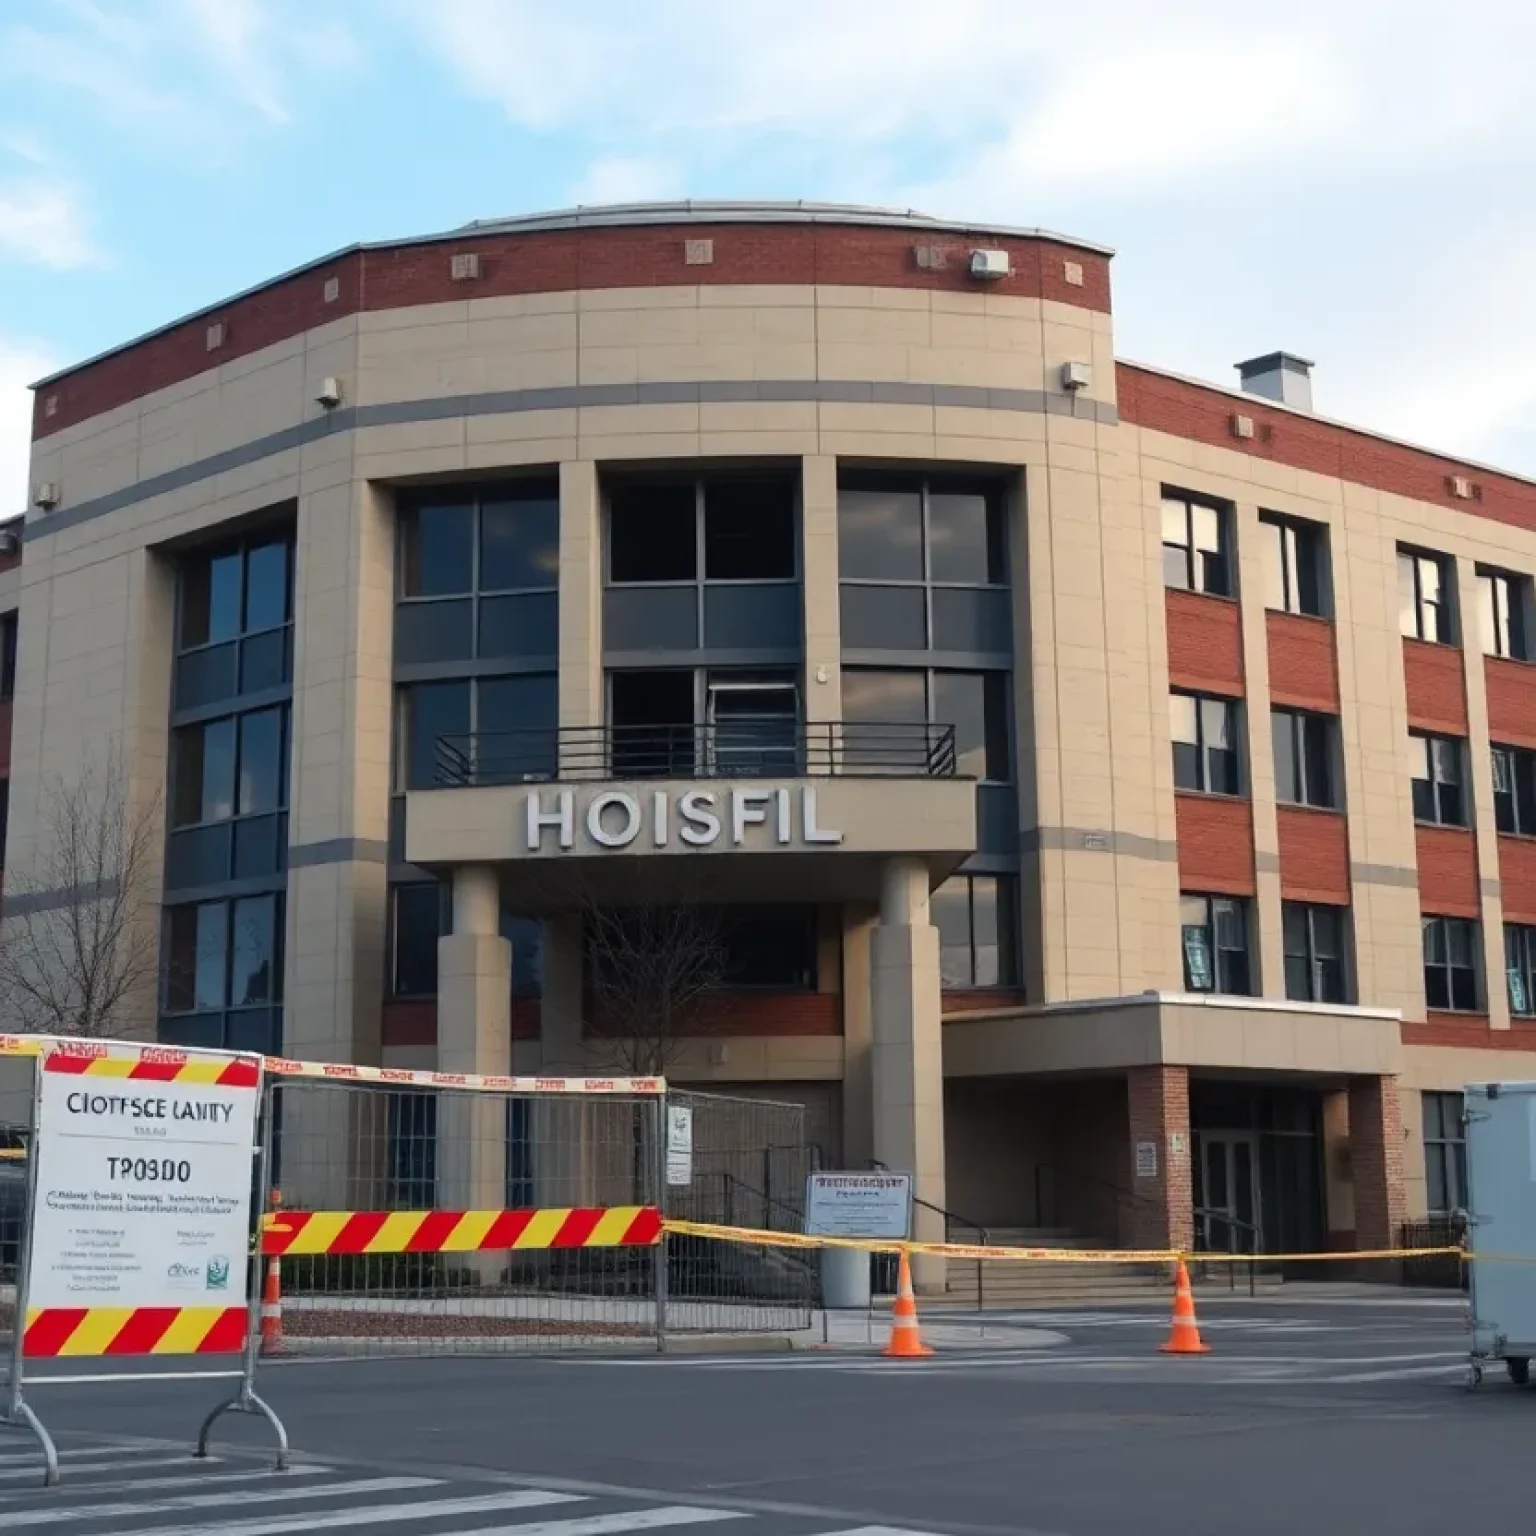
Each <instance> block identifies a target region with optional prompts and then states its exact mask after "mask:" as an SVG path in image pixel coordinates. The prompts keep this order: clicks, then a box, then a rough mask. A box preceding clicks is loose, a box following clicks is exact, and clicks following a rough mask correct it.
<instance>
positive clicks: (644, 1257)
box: [273, 1079, 662, 1354]
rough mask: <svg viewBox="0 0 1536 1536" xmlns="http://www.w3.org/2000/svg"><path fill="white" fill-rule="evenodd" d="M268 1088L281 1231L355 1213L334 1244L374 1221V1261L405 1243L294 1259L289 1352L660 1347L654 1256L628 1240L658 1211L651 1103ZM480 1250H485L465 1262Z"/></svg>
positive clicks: (655, 1099)
mask: <svg viewBox="0 0 1536 1536" xmlns="http://www.w3.org/2000/svg"><path fill="white" fill-rule="evenodd" d="M273 1091H274V1097H275V1103H274V1114H275V1117H276V1121H277V1124H278V1127H279V1133H278V1138H277V1146H278V1159H277V1165H276V1169H275V1182H276V1184H277V1198H278V1204H279V1206H280V1212H279V1216H278V1220H279V1222H282V1221H283V1217H282V1214H281V1212H282V1211H288V1212H304V1213H309V1212H317V1213H331V1212H335V1213H343V1212H347V1213H362V1214H361V1215H356V1216H354V1225H353V1226H352V1227H351V1228H350V1229H349V1230H348V1231H346V1232H345V1233H344V1234H340V1235H338V1236H336V1238H335V1241H338V1242H341V1243H344V1244H346V1245H349V1246H355V1245H356V1242H357V1241H359V1240H361V1239H362V1238H363V1237H366V1236H367V1233H368V1230H369V1226H370V1225H374V1226H376V1227H377V1230H376V1231H375V1232H374V1234H373V1236H372V1237H370V1238H368V1239H367V1242H366V1244H365V1246H366V1247H368V1248H371V1249H374V1250H378V1249H380V1248H383V1247H390V1248H397V1249H398V1248H399V1247H400V1246H401V1245H402V1244H403V1246H404V1251H364V1252H331V1253H324V1254H306V1253H303V1252H290V1253H288V1254H285V1255H284V1256H283V1257H282V1259H281V1282H282V1333H283V1338H282V1346H281V1347H282V1350H283V1352H284V1353H330V1354H378V1353H450V1354H452V1353H484V1352H487V1351H508V1350H532V1351H539V1352H545V1351H549V1350H556V1349H564V1348H582V1347H591V1346H593V1345H615V1344H625V1343H628V1344H635V1343H639V1342H647V1341H648V1342H650V1343H652V1344H653V1345H654V1341H655V1340H656V1337H657V1328H658V1312H657V1306H656V1286H657V1281H658V1258H657V1255H658V1253H659V1250H658V1249H657V1248H655V1247H654V1246H653V1245H651V1244H650V1243H649V1242H648V1241H641V1240H639V1239H638V1238H637V1239H636V1240H635V1241H633V1242H631V1243H626V1242H624V1241H623V1238H624V1236H625V1233H626V1229H629V1228H634V1230H636V1231H638V1230H639V1228H638V1227H635V1226H634V1220H633V1218H626V1216H625V1213H626V1212H632V1211H634V1210H635V1209H636V1208H640V1209H643V1208H647V1207H649V1208H653V1209H654V1208H655V1207H656V1206H657V1205H658V1204H659V1200H658V1188H659V1180H660V1157H661V1139H660V1137H661V1131H660V1126H661V1119H662V1101H661V1098H660V1096H659V1095H656V1094H650V1095H630V1094H623V1093H613V1094H608V1093H603V1094H583V1093H554V1092H551V1093H544V1094H541V1093H521V1092H499V1091H492V1090H486V1089H477V1090H475V1091H465V1090H455V1089H452V1088H447V1087H437V1086H427V1087H421V1086H414V1085H413V1086H411V1087H409V1088H397V1087H392V1086H389V1085H387V1084H383V1083H377V1082H354V1081H340V1082H338V1081H330V1080H309V1079H305V1080H299V1081H285V1082H281V1083H279V1084H277V1085H276V1086H275V1087H274V1090H273ZM464 1212H469V1213H472V1214H471V1215H470V1216H468V1217H463V1218H462V1224H460V1222H459V1220H458V1218H459V1213H464ZM496 1213H506V1214H503V1215H501V1216H500V1218H499V1220H494V1219H493V1218H494V1217H495V1216H496ZM413 1216H414V1217H416V1218H418V1219H416V1220H415V1221H414V1222H413V1221H412V1217H413ZM375 1217H378V1218H379V1219H378V1220H377V1221H375ZM386 1218H387V1219H386ZM291 1219H292V1220H295V1221H296V1220H297V1219H298V1218H296V1217H295V1218H291ZM315 1220H320V1219H319V1218H316V1219H315ZM359 1223H361V1225H359ZM652 1225H653V1226H654V1223H653V1224H652ZM325 1227H326V1223H325V1222H324V1221H323V1220H322V1221H320V1228H325ZM329 1227H330V1228H337V1227H338V1223H337V1222H335V1221H330V1222H329ZM311 1230H312V1231H313V1230H319V1229H317V1228H316V1227H315V1224H314V1221H312V1222H311ZM477 1237H478V1238H480V1239H483V1240H484V1241H485V1243H486V1244H487V1246H486V1247H484V1248H482V1249H474V1250H468V1249H465V1248H464V1246H463V1245H464V1244H465V1243H466V1242H468V1241H471V1240H474V1239H475V1238H477ZM304 1241H305V1238H304V1235H303V1234H302V1233H301V1234H300V1236H299V1238H298V1239H297V1242H298V1244H299V1245H300V1246H302V1244H303V1242H304ZM445 1241H447V1242H448V1243H449V1244H450V1245H452V1244H455V1243H456V1244H458V1245H459V1249H458V1251H451V1250H450V1251H442V1246H441V1245H442V1244H443V1243H444V1242H445Z"/></svg>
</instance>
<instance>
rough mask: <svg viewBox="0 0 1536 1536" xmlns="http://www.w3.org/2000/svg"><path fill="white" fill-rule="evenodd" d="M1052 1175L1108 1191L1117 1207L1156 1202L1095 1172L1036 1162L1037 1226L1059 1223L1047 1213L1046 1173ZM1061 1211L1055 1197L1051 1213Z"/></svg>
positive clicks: (1058, 1179) (1055, 1214) (1052, 1225)
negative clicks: (1082, 1171)
mask: <svg viewBox="0 0 1536 1536" xmlns="http://www.w3.org/2000/svg"><path fill="white" fill-rule="evenodd" d="M1047 1174H1048V1175H1050V1177H1051V1179H1052V1180H1054V1181H1063V1180H1064V1181H1066V1182H1069V1183H1073V1184H1086V1185H1089V1186H1091V1187H1092V1188H1094V1189H1101V1190H1105V1191H1107V1192H1108V1193H1109V1194H1110V1196H1111V1197H1112V1198H1113V1199H1114V1202H1115V1204H1116V1206H1117V1207H1120V1208H1125V1207H1129V1208H1131V1209H1134V1208H1135V1207H1136V1206H1138V1205H1152V1204H1156V1202H1155V1201H1154V1200H1153V1199H1152V1197H1151V1196H1150V1195H1143V1194H1138V1193H1137V1192H1136V1191H1135V1190H1134V1189H1127V1188H1126V1187H1125V1186H1124V1185H1123V1184H1116V1183H1115V1182H1114V1181H1113V1180H1112V1179H1101V1178H1099V1177H1098V1176H1097V1175H1095V1174H1091V1173H1079V1172H1078V1171H1077V1170H1076V1169H1075V1168H1073V1169H1068V1170H1066V1171H1065V1172H1063V1170H1062V1169H1060V1168H1058V1167H1056V1166H1055V1165H1054V1164H1051V1163H1036V1164H1035V1225H1036V1226H1037V1227H1054V1226H1057V1225H1059V1222H1058V1221H1056V1220H1047V1219H1046V1213H1045V1177H1044V1176H1045V1175H1047ZM1060 1214H1061V1212H1060V1211H1059V1210H1058V1209H1057V1201H1056V1199H1055V1198H1054V1197H1053V1198H1052V1201H1051V1215H1052V1216H1053V1217H1059V1216H1060Z"/></svg>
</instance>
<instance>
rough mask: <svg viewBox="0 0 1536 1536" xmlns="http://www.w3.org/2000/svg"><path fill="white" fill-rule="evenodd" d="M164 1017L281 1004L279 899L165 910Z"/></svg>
mask: <svg viewBox="0 0 1536 1536" xmlns="http://www.w3.org/2000/svg"><path fill="white" fill-rule="evenodd" d="M165 951H166V953H165V1003H164V1006H165V1011H166V1012H167V1013H209V1012H221V1011H223V1010H225V1009H228V1008H249V1007H259V1006H262V1005H265V1004H268V1003H276V1002H280V1001H281V1000H282V995H283V898H282V897H281V895H279V894H277V893H275V892H272V893H268V894H266V895H263V896H242V897H240V898H239V899H237V900H235V901H204V902H199V903H197V904H196V905H195V906H184V907H169V908H167V909H166V914H165Z"/></svg>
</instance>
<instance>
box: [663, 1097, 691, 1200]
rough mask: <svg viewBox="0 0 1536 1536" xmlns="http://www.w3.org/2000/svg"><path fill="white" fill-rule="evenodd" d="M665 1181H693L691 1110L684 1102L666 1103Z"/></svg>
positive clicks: (680, 1183)
mask: <svg viewBox="0 0 1536 1536" xmlns="http://www.w3.org/2000/svg"><path fill="white" fill-rule="evenodd" d="M667 1183H668V1184H670V1185H673V1186H677V1185H683V1186H686V1185H689V1184H692V1183H693V1110H692V1109H691V1108H690V1107H689V1106H688V1105H686V1104H668V1105H667Z"/></svg>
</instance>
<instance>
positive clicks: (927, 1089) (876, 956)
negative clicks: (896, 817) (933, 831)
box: [870, 858, 945, 1293]
mask: <svg viewBox="0 0 1536 1536" xmlns="http://www.w3.org/2000/svg"><path fill="white" fill-rule="evenodd" d="M870 997H871V1003H872V1013H873V1017H872V1021H871V1041H870V1066H871V1074H870V1075H871V1078H872V1081H873V1084H874V1143H875V1156H876V1157H877V1158H878V1159H879V1160H880V1161H881V1162H882V1163H885V1164H887V1165H888V1166H889V1167H890V1168H892V1169H893V1170H895V1171H896V1172H899V1173H911V1174H912V1175H913V1181H914V1182H913V1189H914V1193H915V1194H916V1195H917V1196H918V1197H919V1198H920V1199H923V1200H926V1201H928V1202H929V1204H930V1205H935V1206H942V1205H943V1204H944V1054H943V1044H942V1041H941V1038H940V1030H941V1028H942V1026H941V1023H940V1001H939V933H938V929H936V928H935V927H934V926H933V925H932V923H931V922H929V911H928V869H927V866H926V865H925V864H924V863H923V862H922V860H921V859H915V858H893V859H889V860H888V861H887V862H886V864H885V866H884V868H883V869H882V871H881V879H880V921H879V923H878V924H877V926H876V927H875V930H874V932H873V933H872V934H871V935H870ZM913 1226H914V1235H915V1236H917V1237H919V1238H922V1239H925V1240H928V1241H942V1240H943V1236H944V1221H943V1218H942V1217H941V1216H939V1215H938V1214H937V1213H936V1212H934V1211H929V1210H924V1209H922V1208H921V1207H918V1208H917V1210H916V1213H915V1216H914V1222H913ZM912 1270H913V1281H914V1283H915V1284H916V1286H917V1287H918V1289H919V1290H923V1291H926V1292H929V1293H937V1292H942V1291H943V1289H944V1283H945V1262H944V1260H943V1259H933V1258H926V1257H919V1258H918V1259H916V1260H914V1262H913V1265H912Z"/></svg>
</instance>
